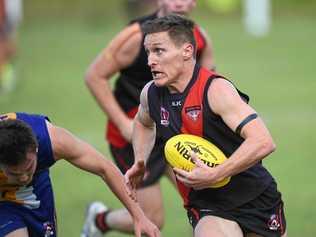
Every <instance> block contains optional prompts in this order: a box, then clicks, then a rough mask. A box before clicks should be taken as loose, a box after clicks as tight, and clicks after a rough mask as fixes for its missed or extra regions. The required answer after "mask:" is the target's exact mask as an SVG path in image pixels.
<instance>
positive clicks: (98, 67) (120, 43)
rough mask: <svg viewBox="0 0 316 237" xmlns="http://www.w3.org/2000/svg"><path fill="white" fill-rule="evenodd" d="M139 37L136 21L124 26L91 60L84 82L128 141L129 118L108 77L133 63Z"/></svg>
mask: <svg viewBox="0 0 316 237" xmlns="http://www.w3.org/2000/svg"><path fill="white" fill-rule="evenodd" d="M142 38H143V34H142V32H141V29H140V25H139V24H138V23H134V24H132V25H130V26H128V27H126V28H125V29H124V30H122V31H121V32H120V33H119V34H118V35H117V36H116V37H115V38H114V39H113V40H112V41H111V42H110V44H109V45H108V46H107V47H106V48H105V49H103V50H102V51H101V53H100V54H99V55H98V56H97V57H96V58H95V59H94V61H93V62H92V63H91V65H90V66H89V68H88V70H87V73H86V76H85V82H86V85H87V87H88V88H89V90H90V92H91V93H92V95H93V96H94V97H95V99H96V101H97V103H98V104H99V106H100V108H101V109H102V111H103V112H104V113H105V114H106V115H107V117H108V118H109V119H110V120H111V121H112V122H113V123H115V125H116V126H117V127H118V129H119V130H120V132H121V134H122V135H123V136H124V138H125V139H127V140H128V141H130V139H131V133H132V121H131V120H130V119H129V118H128V117H127V116H126V114H125V113H124V111H123V110H122V109H121V107H120V105H119V104H118V102H117V100H116V99H115V97H114V95H113V92H112V89H111V86H110V84H109V79H110V78H111V77H112V76H113V75H114V74H116V73H118V72H119V71H120V70H122V69H124V68H126V67H127V66H129V65H130V64H132V63H133V61H134V60H135V59H136V57H137V55H138V53H139V51H140V49H141V44H142Z"/></svg>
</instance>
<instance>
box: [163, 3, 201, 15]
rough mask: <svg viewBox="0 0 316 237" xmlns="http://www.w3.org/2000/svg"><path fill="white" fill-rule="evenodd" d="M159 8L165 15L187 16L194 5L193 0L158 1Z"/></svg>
mask: <svg viewBox="0 0 316 237" xmlns="http://www.w3.org/2000/svg"><path fill="white" fill-rule="evenodd" d="M158 5H159V7H160V8H161V9H162V11H163V12H164V14H165V15H169V14H171V13H176V14H181V15H186V14H189V13H190V12H191V11H192V9H193V8H194V7H195V5H196V1H195V0H159V1H158Z"/></svg>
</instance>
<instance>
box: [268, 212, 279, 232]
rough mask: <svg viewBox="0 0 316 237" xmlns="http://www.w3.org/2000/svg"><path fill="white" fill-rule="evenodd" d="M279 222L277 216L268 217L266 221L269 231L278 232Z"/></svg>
mask: <svg viewBox="0 0 316 237" xmlns="http://www.w3.org/2000/svg"><path fill="white" fill-rule="evenodd" d="M280 226H281V225H280V220H279V218H278V216H277V215H275V214H273V215H271V216H270V220H269V221H268V227H269V230H278V229H279V228H280Z"/></svg>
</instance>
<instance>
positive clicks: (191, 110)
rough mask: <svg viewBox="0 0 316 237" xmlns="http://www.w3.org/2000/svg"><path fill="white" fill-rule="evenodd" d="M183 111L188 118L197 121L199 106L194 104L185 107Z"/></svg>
mask: <svg viewBox="0 0 316 237" xmlns="http://www.w3.org/2000/svg"><path fill="white" fill-rule="evenodd" d="M185 113H186V114H187V115H188V116H189V118H190V119H191V120H193V121H197V119H198V118H199V116H200V113H201V106H200V105H195V106H191V107H186V108H185Z"/></svg>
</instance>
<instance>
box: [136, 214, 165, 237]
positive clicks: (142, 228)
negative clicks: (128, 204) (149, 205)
mask: <svg viewBox="0 0 316 237" xmlns="http://www.w3.org/2000/svg"><path fill="white" fill-rule="evenodd" d="M134 231H135V236H136V237H141V236H142V234H145V235H146V236H148V237H160V236H161V235H160V231H159V229H158V228H157V226H155V225H154V224H153V223H152V222H151V221H150V220H149V219H148V218H146V217H145V216H144V215H143V216H142V217H141V218H140V219H136V218H134Z"/></svg>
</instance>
